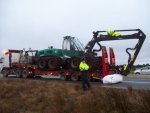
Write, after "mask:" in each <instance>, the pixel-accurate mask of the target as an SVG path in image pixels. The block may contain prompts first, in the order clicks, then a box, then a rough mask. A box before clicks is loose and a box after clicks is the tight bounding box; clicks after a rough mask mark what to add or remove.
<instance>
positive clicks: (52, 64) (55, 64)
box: [48, 58, 61, 70]
mask: <svg viewBox="0 0 150 113" xmlns="http://www.w3.org/2000/svg"><path fill="white" fill-rule="evenodd" d="M60 65H61V59H59V58H50V59H48V68H49V69H52V70H53V69H56V68H59V67H60Z"/></svg>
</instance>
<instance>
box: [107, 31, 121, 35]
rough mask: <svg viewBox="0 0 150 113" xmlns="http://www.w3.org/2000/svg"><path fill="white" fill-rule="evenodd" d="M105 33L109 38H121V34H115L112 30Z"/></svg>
mask: <svg viewBox="0 0 150 113" xmlns="http://www.w3.org/2000/svg"><path fill="white" fill-rule="evenodd" d="M106 32H107V34H108V35H109V36H113V37H119V36H121V34H120V33H119V32H116V31H114V30H106Z"/></svg>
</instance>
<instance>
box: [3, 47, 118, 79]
mask: <svg viewBox="0 0 150 113" xmlns="http://www.w3.org/2000/svg"><path fill="white" fill-rule="evenodd" d="M109 51H110V64H109V62H108V54H107V51H106V47H105V46H103V47H102V56H100V57H98V59H100V60H99V61H101V62H97V67H98V68H96V69H94V70H93V69H91V70H90V71H89V76H90V78H91V79H100V78H102V77H104V76H106V75H108V74H112V73H115V71H116V70H115V69H110V68H109V66H110V65H115V55H114V52H113V49H112V48H109ZM27 52H31V53H32V52H36V50H34V51H33V50H32V51H25V52H24V54H26V53H27ZM14 53H15V54H16V53H17V54H19V55H20V57H21V54H22V53H23V50H8V57H9V67H4V68H3V70H2V74H3V76H4V77H8V75H11V74H12V75H16V77H18V78H34V77H36V76H38V77H42V76H60V79H62V80H72V81H77V80H80V78H81V72H80V71H79V69H78V70H73V69H63V68H62V69H61V68H60V69H58V70H49V69H40V68H39V67H38V65H35V64H30V63H21V60H19V61H18V62H16V63H14V62H12V56H13V54H14ZM28 57H30V58H33V59H34V56H28ZM19 59H21V58H19ZM100 65H101V66H100Z"/></svg>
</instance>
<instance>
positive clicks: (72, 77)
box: [71, 73, 79, 81]
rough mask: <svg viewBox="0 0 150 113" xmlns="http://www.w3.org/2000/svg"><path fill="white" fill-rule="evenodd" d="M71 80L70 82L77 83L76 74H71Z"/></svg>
mask: <svg viewBox="0 0 150 113" xmlns="http://www.w3.org/2000/svg"><path fill="white" fill-rule="evenodd" d="M71 80H72V81H78V80H79V76H78V75H77V74H76V73H73V74H72V75H71Z"/></svg>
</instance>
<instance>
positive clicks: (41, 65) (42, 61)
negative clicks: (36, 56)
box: [38, 59, 47, 69]
mask: <svg viewBox="0 0 150 113" xmlns="http://www.w3.org/2000/svg"><path fill="white" fill-rule="evenodd" d="M38 66H39V68H41V69H45V68H46V66H47V63H46V60H45V59H40V60H39V61H38Z"/></svg>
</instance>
